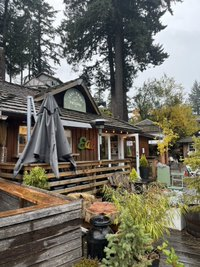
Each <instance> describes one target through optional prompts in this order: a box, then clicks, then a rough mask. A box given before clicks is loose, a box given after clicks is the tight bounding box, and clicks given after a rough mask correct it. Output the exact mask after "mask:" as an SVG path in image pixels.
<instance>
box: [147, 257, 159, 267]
mask: <svg viewBox="0 0 200 267" xmlns="http://www.w3.org/2000/svg"><path fill="white" fill-rule="evenodd" d="M159 264H160V258H159V259H155V260H153V261H152V264H151V265H149V267H159Z"/></svg>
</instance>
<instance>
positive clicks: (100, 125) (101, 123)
mask: <svg viewBox="0 0 200 267" xmlns="http://www.w3.org/2000/svg"><path fill="white" fill-rule="evenodd" d="M105 121H106V120H104V119H96V120H94V121H93V122H94V124H95V127H96V128H97V129H98V130H99V143H100V145H101V144H102V136H101V135H102V130H103V129H104V126H105Z"/></svg>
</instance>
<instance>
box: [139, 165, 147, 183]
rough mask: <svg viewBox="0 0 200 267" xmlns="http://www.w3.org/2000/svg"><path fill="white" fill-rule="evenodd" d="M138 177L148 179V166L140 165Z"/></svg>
mask: <svg viewBox="0 0 200 267" xmlns="http://www.w3.org/2000/svg"><path fill="white" fill-rule="evenodd" d="M140 177H141V178H142V180H148V179H149V167H140Z"/></svg>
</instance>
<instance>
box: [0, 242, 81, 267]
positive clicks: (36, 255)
mask: <svg viewBox="0 0 200 267" xmlns="http://www.w3.org/2000/svg"><path fill="white" fill-rule="evenodd" d="M81 246H82V242H81V238H74V239H72V240H70V241H68V242H67V243H62V244H59V245H55V243H54V245H53V246H52V247H49V248H48V249H45V248H44V249H43V250H41V251H40V252H39V251H34V250H29V252H27V253H26V254H19V255H16V256H15V257H16V258H14V259H13V258H11V257H10V258H2V259H0V266H2V267H13V266H16V267H28V266H34V264H36V263H40V262H42V261H45V260H48V261H49V262H51V260H49V258H51V259H52V258H54V257H56V256H57V255H62V254H66V255H68V257H70V256H71V257H73V253H72V255H71V253H68V252H70V251H74V250H75V249H77V248H79V250H80V254H81ZM72 260H73V259H72Z"/></svg>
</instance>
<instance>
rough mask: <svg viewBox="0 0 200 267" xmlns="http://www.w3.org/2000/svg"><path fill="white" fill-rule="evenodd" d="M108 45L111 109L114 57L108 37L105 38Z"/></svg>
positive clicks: (113, 86)
mask: <svg viewBox="0 0 200 267" xmlns="http://www.w3.org/2000/svg"><path fill="white" fill-rule="evenodd" d="M107 43H108V62H109V69H110V94H111V107H112V106H113V103H112V100H113V98H114V94H115V70H114V60H113V59H114V55H113V44H112V40H111V37H110V35H109V34H108V36H107Z"/></svg>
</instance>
